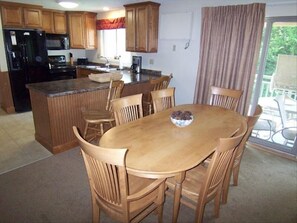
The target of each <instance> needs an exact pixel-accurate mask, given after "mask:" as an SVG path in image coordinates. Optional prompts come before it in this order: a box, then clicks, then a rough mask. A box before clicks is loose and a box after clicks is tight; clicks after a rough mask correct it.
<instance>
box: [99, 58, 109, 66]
mask: <svg viewBox="0 0 297 223" xmlns="http://www.w3.org/2000/svg"><path fill="white" fill-rule="evenodd" d="M100 58H104V59H105V60H106V62H105V66H106V67H107V68H108V69H109V65H110V64H109V61H108V59H107V57H104V56H100Z"/></svg>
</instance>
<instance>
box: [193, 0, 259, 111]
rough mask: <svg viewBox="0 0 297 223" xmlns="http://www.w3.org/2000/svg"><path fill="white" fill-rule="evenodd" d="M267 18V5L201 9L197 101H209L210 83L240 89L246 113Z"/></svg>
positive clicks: (242, 105) (195, 97) (242, 109)
mask: <svg viewBox="0 0 297 223" xmlns="http://www.w3.org/2000/svg"><path fill="white" fill-rule="evenodd" d="M264 21H265V4H258V3H255V4H249V5H235V6H220V7H206V8H203V9H202V27H201V40H200V56H199V57H200V59H199V67H198V73H197V80H196V88H195V95H194V103H199V104H208V103H209V96H210V86H211V85H215V86H218V87H224V88H232V89H241V90H243V91H244V92H243V95H242V97H241V99H240V103H239V107H238V111H239V112H240V113H241V114H247V112H248V107H249V104H250V98H251V94H252V88H253V82H254V78H255V73H256V64H257V61H258V55H259V50H260V45H261V38H262V30H263V26H264Z"/></svg>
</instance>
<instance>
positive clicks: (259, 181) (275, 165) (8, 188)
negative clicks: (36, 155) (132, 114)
mask: <svg viewBox="0 0 297 223" xmlns="http://www.w3.org/2000/svg"><path fill="white" fill-rule="evenodd" d="M296 185H297V163H296V162H295V161H291V160H286V159H284V158H281V157H277V156H274V155H272V154H269V153H265V152H263V151H258V150H255V149H247V150H246V151H245V153H244V156H243V160H242V164H241V168H240V174H239V185H238V186H237V187H234V186H231V187H230V192H229V198H228V203H227V204H225V205H221V209H220V217H219V218H214V215H213V213H214V212H213V208H214V205H213V202H210V203H209V204H207V205H206V209H205V213H204V218H203V222H204V223H296V222H297V213H296V210H297V196H296V195H297V187H296ZM91 210H92V209H91V194H90V188H89V183H88V177H87V174H86V170H85V167H84V163H83V159H82V156H81V153H80V151H79V149H78V148H75V149H72V150H68V151H65V152H63V153H59V154H57V155H54V156H51V157H49V158H47V159H43V160H41V161H39V162H35V163H33V164H31V165H27V166H25V167H23V168H18V169H16V170H14V171H10V172H8V173H6V174H2V175H0V222H1V223H2V222H3V223H18V222H21V223H89V222H91V219H92V215H91V213H92V211H91ZM101 217H102V218H101V223H115V221H113V220H111V219H110V218H109V217H107V216H106V215H105V214H104V213H103V214H102V216H101ZM171 217H172V198H170V197H166V202H165V205H164V213H163V222H164V223H170V222H171ZM155 222H157V219H156V217H155V216H154V215H150V216H148V218H146V219H145V220H144V221H142V223H155ZM192 222H194V211H193V210H192V209H190V208H187V207H185V206H184V205H182V206H181V209H180V213H179V218H178V223H192Z"/></svg>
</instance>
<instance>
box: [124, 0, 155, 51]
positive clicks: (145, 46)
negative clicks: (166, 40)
mask: <svg viewBox="0 0 297 223" xmlns="http://www.w3.org/2000/svg"><path fill="white" fill-rule="evenodd" d="M124 7H125V9H126V21H125V23H126V50H127V51H132V52H150V53H151V52H157V51H158V26H159V7H160V4H159V3H155V2H143V3H136V4H129V5H124Z"/></svg>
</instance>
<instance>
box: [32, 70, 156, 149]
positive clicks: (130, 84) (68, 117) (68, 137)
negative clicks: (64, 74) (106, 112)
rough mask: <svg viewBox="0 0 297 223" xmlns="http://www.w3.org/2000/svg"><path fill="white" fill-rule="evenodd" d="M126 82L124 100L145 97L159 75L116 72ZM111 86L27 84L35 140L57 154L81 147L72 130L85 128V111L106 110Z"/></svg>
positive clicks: (80, 80)
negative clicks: (82, 112)
mask: <svg viewBox="0 0 297 223" xmlns="http://www.w3.org/2000/svg"><path fill="white" fill-rule="evenodd" d="M117 72H120V73H121V74H122V75H123V76H122V79H121V80H123V81H124V82H125V86H124V88H123V92H122V96H128V95H133V94H138V93H146V92H148V91H149V90H150V85H149V82H148V81H149V79H152V78H157V77H158V75H159V74H157V75H156V74H155V73H152V74H151V73H150V74H147V73H145V74H134V73H130V72H129V71H117ZM108 87H109V83H108V82H106V83H99V82H95V81H91V80H90V79H89V78H88V77H86V78H78V79H68V80H59V81H52V82H41V83H34V84H28V85H27V88H28V89H29V92H30V99H31V105H32V112H33V120H34V126H35V139H36V140H37V141H38V142H39V143H40V144H42V145H43V146H44V147H45V148H47V149H48V150H49V151H50V152H51V153H53V154H56V153H59V152H63V151H65V150H68V149H71V148H74V147H75V146H77V145H78V143H77V140H76V138H75V136H74V134H73V131H72V126H77V127H78V128H79V129H80V130H82V129H83V128H84V125H85V123H84V120H83V119H82V116H81V110H82V108H87V109H104V108H105V105H106V99H107V94H108Z"/></svg>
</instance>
